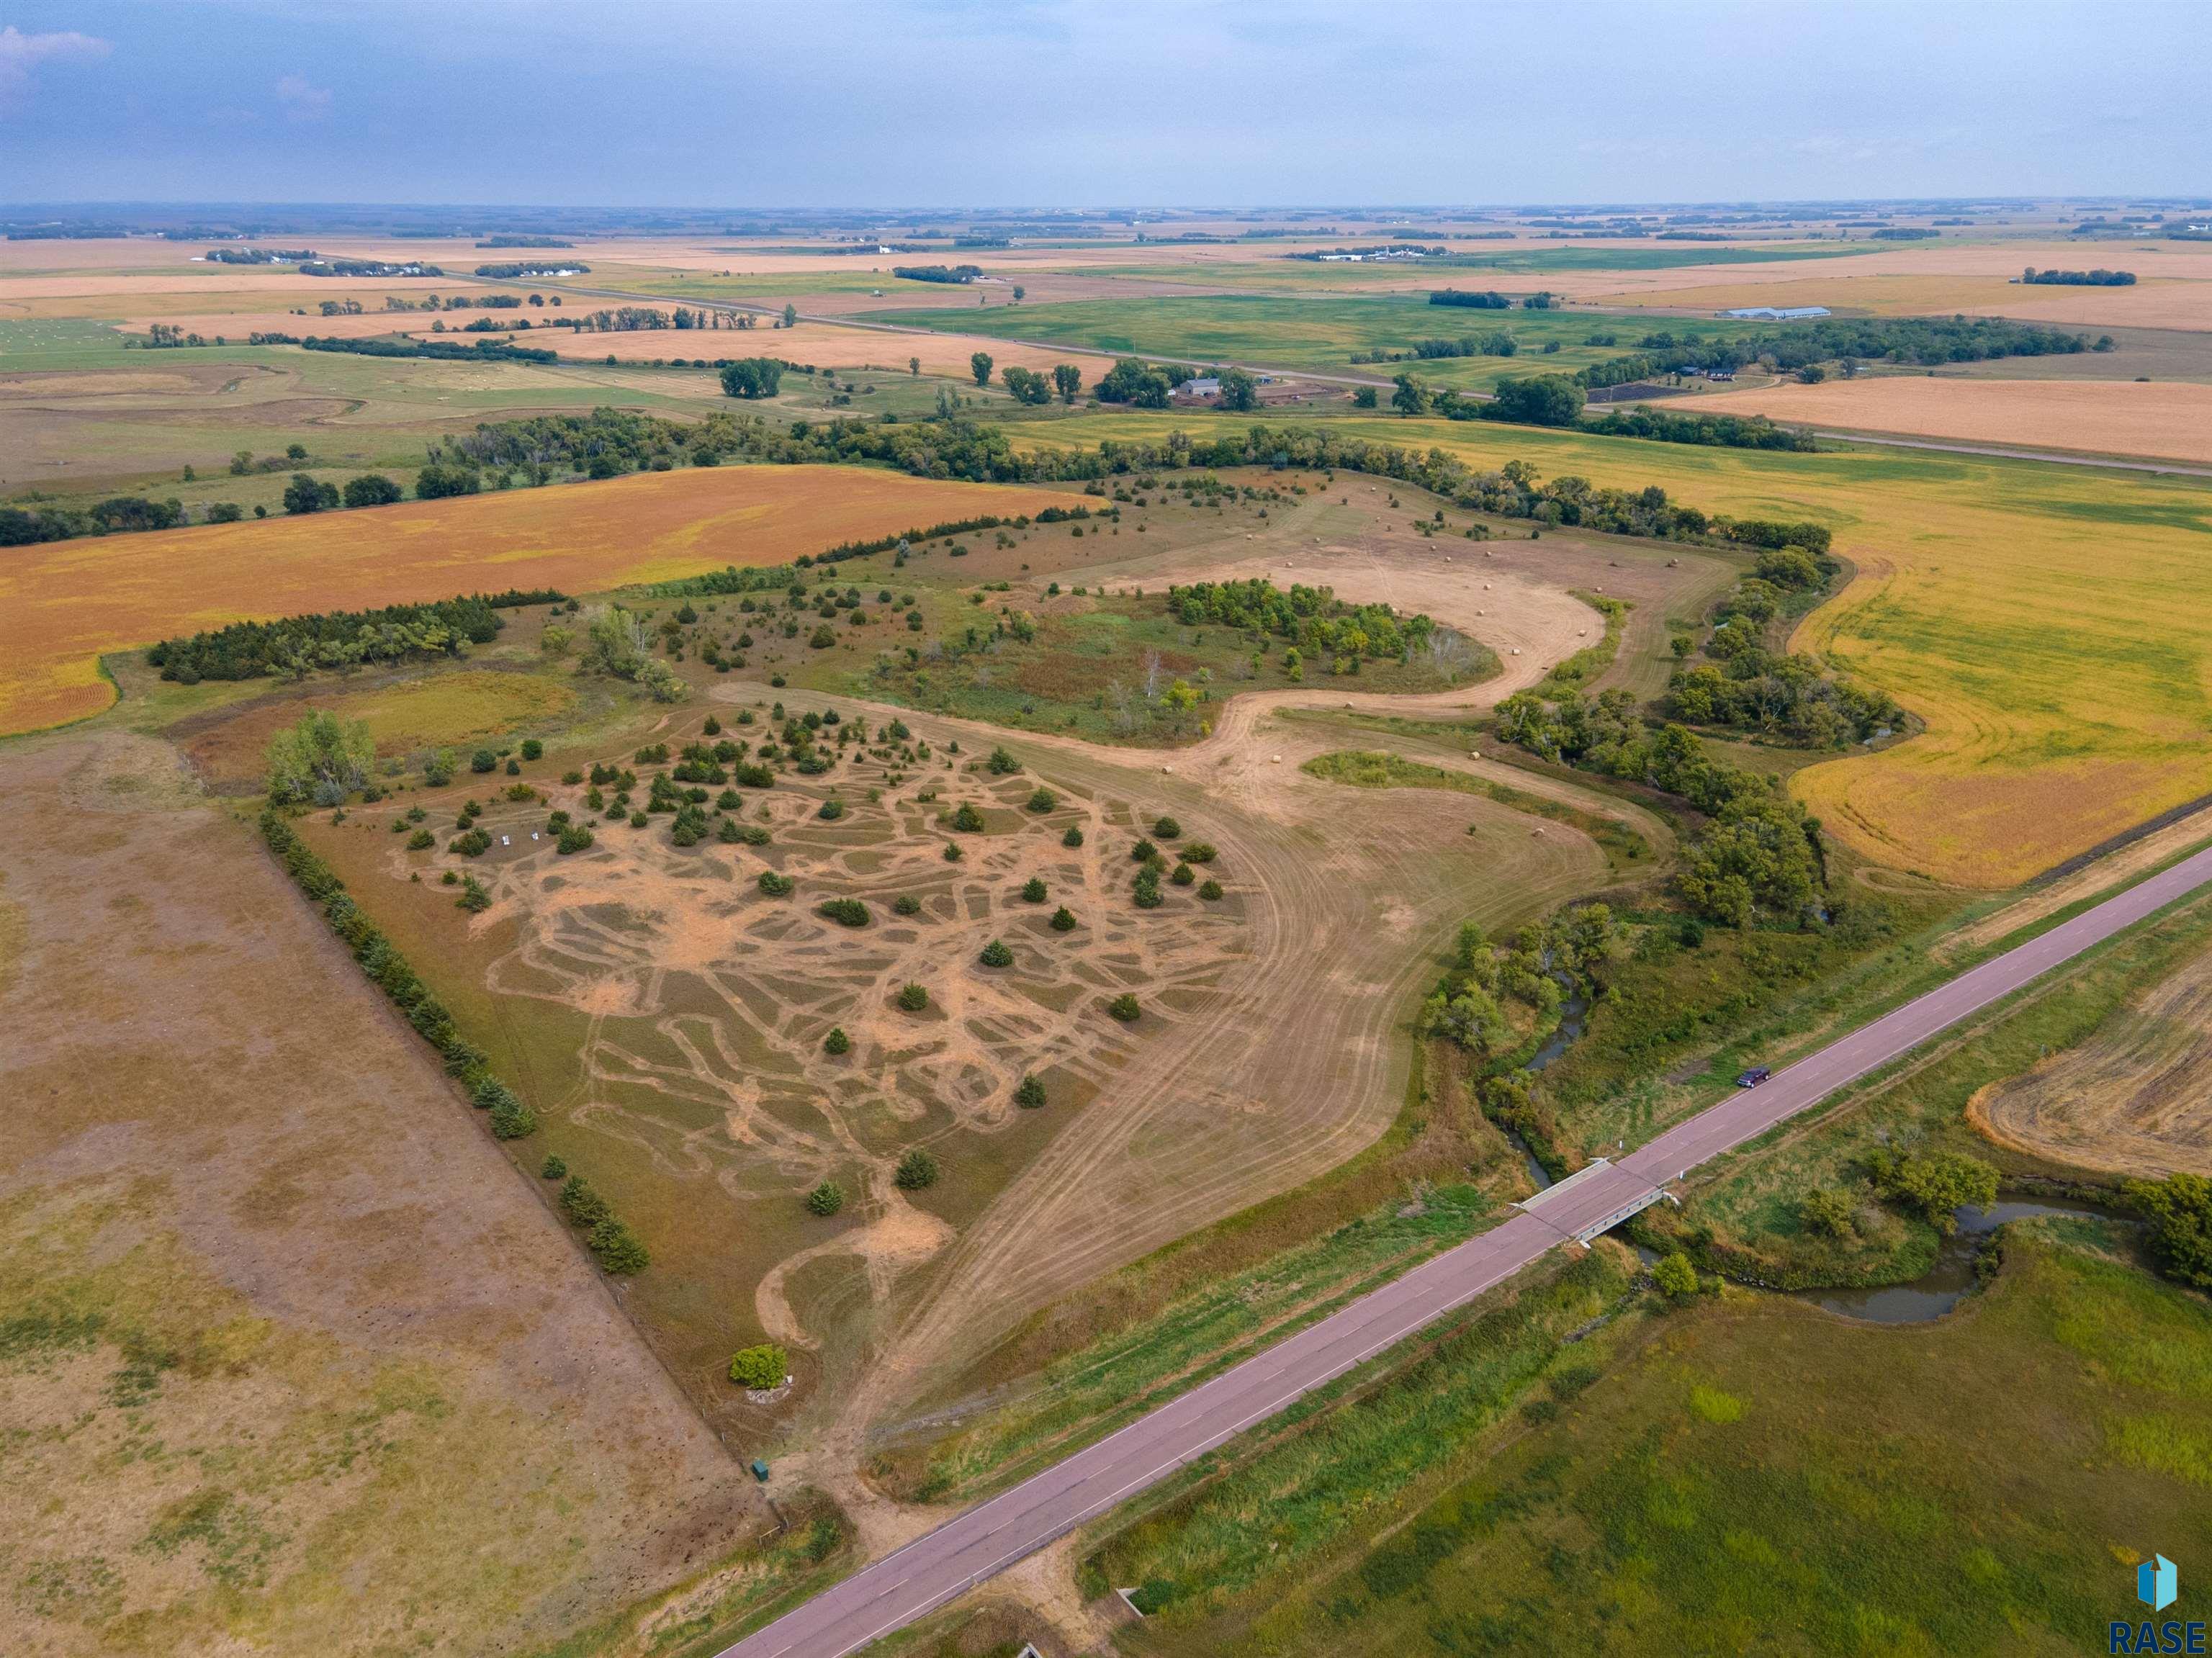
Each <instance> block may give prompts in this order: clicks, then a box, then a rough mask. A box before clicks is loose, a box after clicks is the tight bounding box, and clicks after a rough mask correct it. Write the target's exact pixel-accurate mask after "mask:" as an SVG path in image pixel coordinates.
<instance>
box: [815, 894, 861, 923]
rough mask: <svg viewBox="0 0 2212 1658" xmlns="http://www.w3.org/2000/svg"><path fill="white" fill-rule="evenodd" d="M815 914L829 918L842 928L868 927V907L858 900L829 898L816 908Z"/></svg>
mask: <svg viewBox="0 0 2212 1658" xmlns="http://www.w3.org/2000/svg"><path fill="white" fill-rule="evenodd" d="M814 908H815V913H816V914H818V915H823V916H826V917H828V918H829V920H833V921H835V922H836V923H837V924H838V926H867V924H868V907H867V906H866V904H864V903H862V902H860V900H859V899H858V898H828V899H824V900H823V902H821V903H818V904H817V905H816V906H815V907H814Z"/></svg>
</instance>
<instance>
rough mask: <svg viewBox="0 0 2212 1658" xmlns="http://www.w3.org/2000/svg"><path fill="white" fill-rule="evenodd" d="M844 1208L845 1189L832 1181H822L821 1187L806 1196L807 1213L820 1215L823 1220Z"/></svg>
mask: <svg viewBox="0 0 2212 1658" xmlns="http://www.w3.org/2000/svg"><path fill="white" fill-rule="evenodd" d="M844 1206H845V1188H844V1187H842V1186H840V1185H838V1184H837V1182H836V1181H833V1180H826V1181H823V1182H822V1184H821V1185H819V1186H817V1187H815V1188H814V1189H813V1190H812V1191H811V1192H809V1193H807V1194H806V1207H807V1210H808V1212H810V1213H812V1214H817V1215H820V1216H822V1217H823V1218H825V1219H826V1218H828V1217H829V1216H831V1215H834V1214H836V1212H838V1211H839V1210H840V1209H842V1208H843V1207H844Z"/></svg>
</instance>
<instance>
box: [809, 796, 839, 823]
mask: <svg viewBox="0 0 2212 1658" xmlns="http://www.w3.org/2000/svg"><path fill="white" fill-rule="evenodd" d="M814 815H815V816H816V817H819V818H820V819H821V820H822V821H823V823H836V821H837V820H838V819H839V818H840V817H843V816H844V815H845V803H844V802H843V801H842V800H824V801H823V803H822V805H821V806H820V807H819V808H818V809H817V811H816V812H815V814H814Z"/></svg>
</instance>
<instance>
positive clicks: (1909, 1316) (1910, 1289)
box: [1797, 1201, 2114, 1324]
mask: <svg viewBox="0 0 2212 1658" xmlns="http://www.w3.org/2000/svg"><path fill="white" fill-rule="evenodd" d="M1954 1213H1955V1216H1956V1218H1957V1220H1958V1223H1959V1230H1957V1231H1955V1232H1954V1233H1953V1234H1952V1235H1951V1236H1949V1237H1948V1238H1945V1239H1944V1240H1943V1242H1942V1245H1941V1246H1940V1247H1939V1248H1937V1249H1936V1264H1935V1266H1931V1267H1930V1268H1929V1270H1928V1272H1926V1273H1925V1274H1924V1275H1923V1276H1922V1277H1920V1278H1916V1279H1914V1280H1913V1281H1912V1282H1911V1283H1910V1284H1884V1285H1882V1286H1881V1288H1880V1289H1875V1290H1806V1291H1800V1292H1799V1293H1798V1297H1797V1298H1798V1299H1799V1300H1801V1301H1809V1302H1812V1303H1814V1305H1816V1306H1820V1307H1825V1308H1826V1309H1828V1310H1829V1311H1830V1312H1832V1313H1840V1314H1842V1315H1844V1317H1846V1318H1863V1319H1866V1320H1868V1321H1869V1322H1872V1323H1875V1324H1924V1323H1926V1322H1927V1321H1929V1320H1930V1319H1937V1318H1941V1317H1942V1316H1943V1315H1944V1314H1946V1313H1948V1312H1949V1311H1950V1310H1951V1309H1953V1308H1954V1307H1956V1306H1957V1305H1958V1304H1959V1303H1960V1301H1961V1300H1963V1299H1964V1298H1965V1297H1966V1294H1967V1292H1968V1291H1971V1290H1972V1289H1973V1287H1974V1257H1975V1255H1976V1254H1978V1253H1979V1252H1980V1250H1981V1247H1982V1241H1983V1240H1984V1238H1986V1237H1988V1236H1989V1235H1990V1233H1992V1232H1994V1231H1996V1230H1997V1228H1999V1227H2000V1226H2002V1225H2003V1224H2005V1223H2006V1222H2008V1221H2015V1220H2029V1219H2032V1218H2035V1217H2036V1216H2039V1215H2080V1216H2086V1217H2087V1218H2092V1219H2097V1220H2109V1219H2112V1218H2114V1217H2113V1216H2112V1213H2111V1212H2109V1211H2107V1210H2103V1209H2099V1208H2097V1207H2095V1206H2093V1205H2090V1204H2086V1203H2068V1202H2064V1201H2052V1202H2049V1203H1995V1204H1991V1205H1990V1206H1989V1207H1988V1208H1986V1209H1973V1208H1962V1209H1960V1210H1957V1211H1955V1212H1954Z"/></svg>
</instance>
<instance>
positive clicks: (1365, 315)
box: [877, 276, 1745, 390]
mask: <svg viewBox="0 0 2212 1658" xmlns="http://www.w3.org/2000/svg"><path fill="white" fill-rule="evenodd" d="M1447 285H1452V284H1451V283H1449V282H1448V280H1447V279H1446V278H1445V277H1443V276H1439V278H1438V280H1437V286H1438V287H1444V286H1447ZM1456 285H1457V286H1459V287H1461V288H1469V287H1474V288H1480V287H1483V286H1485V285H1486V283H1485V282H1483V281H1480V280H1477V281H1474V282H1468V281H1467V280H1465V279H1461V280H1459V281H1458V282H1456ZM877 314H878V315H879V316H881V317H882V318H884V319H887V320H890V321H896V322H900V323H904V324H907V325H913V326H919V327H924V328H936V329H942V330H945V331H948V332H953V333H963V334H987V335H991V336H994V337H998V338H1001V339H1021V340H1036V341H1042V342H1045V343H1049V344H1054V345H1080V346H1088V347H1090V348H1091V349H1094V350H1099V351H1140V352H1149V353H1152V354H1154V355H1160V356H1170V357H1188V358H1193V359H1196V360H1198V361H1231V362H1243V363H1250V364H1255V365H1258V366H1261V367H1280V368H1306V369H1311V370H1313V371H1315V372H1316V373H1320V374H1361V375H1367V376H1371V377H1381V378H1386V379H1387V378H1388V377H1389V376H1390V375H1392V374H1399V373H1407V374H1414V375H1416V376H1418V377H1419V379H1421V380H1424V381H1426V382H1430V383H1432V384H1434V385H1437V386H1456V387H1460V388H1462V389H1468V390H1472V389H1478V388H1481V387H1486V386H1494V385H1496V384H1497V382H1498V379H1499V377H1500V376H1502V375H1505V374H1539V373H1548V374H1571V373H1572V372H1573V371H1574V370H1576V369H1577V368H1582V367H1587V366H1588V365H1589V364H1591V363H1594V362H1599V361H1603V360H1604V359H1605V358H1607V357H1612V356H1619V355H1623V354H1624V353H1626V352H1628V351H1631V350H1633V349H1634V348H1635V345H1636V342H1637V341H1638V339H1640V338H1642V337H1644V335H1646V334H1648V333H1650V332H1651V331H1653V330H1654V329H1655V328H1660V327H1664V328H1665V329H1666V330H1667V331H1669V332H1672V333H1673V334H1674V335H1675V336H1676V337H1678V338H1679V337H1682V336H1684V335H1686V334H1696V335H1699V336H1701V337H1704V336H1711V335H1717V334H1726V333H1729V332H1731V331H1741V329H1742V328H1743V327H1744V326H1745V325H1741V324H1730V323H1718V322H1699V321H1684V320H1681V319H1676V318H1668V319H1663V321H1658V322H1655V321H1651V320H1649V319H1641V318H1636V317H1630V318H1626V319H1624V318H1621V317H1618V316H1610V315H1607V314H1604V313H1596V312H1589V311H1522V310H1513V311H1482V310H1475V309H1473V308H1471V307H1459V306H1441V305H1431V304H1430V303H1429V302H1428V301H1427V300H1426V299H1425V297H1419V296H1413V295H1378V296H1376V297H1374V298H1366V299H1352V298H1327V299H1299V298H1291V297H1287V296H1282V295H1249V294H1246V295H1240V294H1209V295H1193V296H1191V297H1189V298H1184V297H1182V296H1180V295H1177V296H1171V297H1168V298H1153V299H1128V300H1078V301H1070V302H1068V303H1066V304H1064V305H1030V306H992V307H976V308H975V309H973V310H962V309H957V308H952V309H943V310H928V311H898V312H889V311H886V312H882V313H877ZM1498 332H1504V333H1507V334H1510V335H1511V336H1512V337H1513V342H1514V343H1515V345H1516V346H1517V347H1518V348H1519V349H1518V351H1517V353H1516V355H1513V356H1510V357H1504V356H1497V357H1492V356H1474V357H1431V358H1423V359H1419V360H1415V361H1406V362H1398V363H1369V364H1355V363H1354V362H1353V361H1352V355H1353V354H1354V353H1357V352H1365V351H1372V350H1377V349H1380V350H1384V351H1411V350H1412V349H1413V345H1414V343H1415V342H1416V341H1418V340H1423V339H1451V340H1456V339H1459V338H1462V337H1466V336H1470V335H1471V336H1474V337H1476V338H1486V337H1488V336H1490V335H1492V334H1494V333H1498ZM1593 336H1595V337H1600V338H1602V337H1607V336H1611V337H1613V339H1614V340H1615V342H1616V343H1614V344H1612V345H1601V344H1594V343H1592V337H1593ZM1553 345H1556V346H1557V347H1558V348H1559V349H1557V350H1556V351H1549V352H1547V349H1546V348H1547V347H1548V346H1553Z"/></svg>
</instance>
